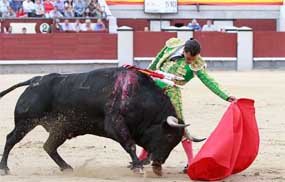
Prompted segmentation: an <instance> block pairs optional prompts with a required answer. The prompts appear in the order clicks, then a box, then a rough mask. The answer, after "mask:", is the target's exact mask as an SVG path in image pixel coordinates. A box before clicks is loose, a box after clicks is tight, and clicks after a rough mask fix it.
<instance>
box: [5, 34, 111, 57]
mask: <svg viewBox="0 0 285 182" xmlns="http://www.w3.org/2000/svg"><path fill="white" fill-rule="evenodd" d="M0 48H1V50H0V59H1V60H57V59H68V60H75V59H117V35H114V34H108V33H60V34H26V35H21V34H12V35H0Z"/></svg>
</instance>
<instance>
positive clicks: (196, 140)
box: [185, 128, 206, 142]
mask: <svg viewBox="0 0 285 182" xmlns="http://www.w3.org/2000/svg"><path fill="white" fill-rule="evenodd" d="M185 137H186V138H187V139H188V140H191V141H193V142H202V141H204V140H205V139H206V138H202V139H199V138H195V137H193V136H192V135H191V134H190V132H189V130H187V128H185Z"/></svg>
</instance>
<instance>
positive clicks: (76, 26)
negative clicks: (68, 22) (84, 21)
mask: <svg viewBox="0 0 285 182" xmlns="http://www.w3.org/2000/svg"><path fill="white" fill-rule="evenodd" d="M73 31H75V32H80V31H81V23H80V20H78V19H77V20H75V22H74V24H73Z"/></svg>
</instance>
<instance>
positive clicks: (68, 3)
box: [64, 0, 73, 7]
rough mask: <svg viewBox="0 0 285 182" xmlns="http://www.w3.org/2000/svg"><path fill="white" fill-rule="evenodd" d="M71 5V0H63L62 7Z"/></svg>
mask: <svg viewBox="0 0 285 182" xmlns="http://www.w3.org/2000/svg"><path fill="white" fill-rule="evenodd" d="M68 6H73V0H65V1H64V7H68Z"/></svg>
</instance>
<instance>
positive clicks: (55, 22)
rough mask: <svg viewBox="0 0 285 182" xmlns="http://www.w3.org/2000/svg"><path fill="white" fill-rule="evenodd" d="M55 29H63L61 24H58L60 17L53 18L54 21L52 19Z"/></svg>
mask: <svg viewBox="0 0 285 182" xmlns="http://www.w3.org/2000/svg"><path fill="white" fill-rule="evenodd" d="M52 27H53V28H54V29H55V30H56V31H60V32H62V31H63V29H62V26H61V24H60V19H58V18H57V19H55V21H54V26H52Z"/></svg>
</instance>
